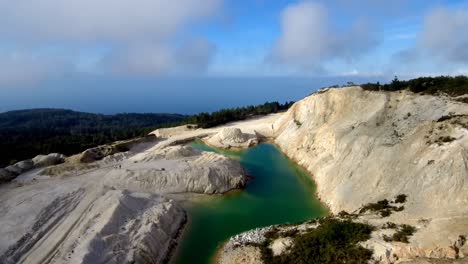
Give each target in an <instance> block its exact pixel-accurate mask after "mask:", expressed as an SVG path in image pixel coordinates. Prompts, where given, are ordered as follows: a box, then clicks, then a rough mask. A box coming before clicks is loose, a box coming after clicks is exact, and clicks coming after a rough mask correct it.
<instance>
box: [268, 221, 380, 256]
mask: <svg viewBox="0 0 468 264" xmlns="http://www.w3.org/2000/svg"><path fill="white" fill-rule="evenodd" d="M319 222H320V226H318V227H317V228H316V229H313V230H310V231H308V232H306V233H303V234H298V235H296V236H295V237H294V238H293V239H294V244H293V246H292V247H291V248H290V250H289V252H288V253H287V254H283V255H280V256H273V253H272V252H271V249H270V248H269V247H268V245H269V244H270V243H271V242H272V240H267V241H266V242H265V243H264V244H263V245H261V247H260V248H261V252H262V256H263V260H264V262H265V263H272V264H276V263H298V264H301V263H304V264H305V263H366V262H367V261H368V260H369V259H370V258H371V257H372V250H370V249H366V248H364V247H362V246H361V245H359V242H361V241H366V240H368V239H369V238H370V234H371V232H372V231H373V227H372V226H370V225H367V224H362V223H354V222H352V221H350V220H339V219H334V218H324V219H321V220H320V221H319Z"/></svg>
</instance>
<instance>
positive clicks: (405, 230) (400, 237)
mask: <svg viewBox="0 0 468 264" xmlns="http://www.w3.org/2000/svg"><path fill="white" fill-rule="evenodd" d="M414 232H416V228H415V227H414V226H410V225H401V226H399V227H398V229H397V231H396V232H395V233H394V234H393V235H392V236H387V235H384V236H383V239H384V241H386V242H391V241H395V242H402V243H409V240H408V239H409V237H410V236H412V235H413V234H414Z"/></svg>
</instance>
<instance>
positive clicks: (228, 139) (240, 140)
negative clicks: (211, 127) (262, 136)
mask: <svg viewBox="0 0 468 264" xmlns="http://www.w3.org/2000/svg"><path fill="white" fill-rule="evenodd" d="M206 142H207V143H208V144H209V145H211V146H214V147H218V148H248V147H250V146H253V145H255V144H257V143H258V138H257V136H256V135H255V134H246V133H242V131H241V130H240V129H239V128H236V127H226V128H223V129H221V131H219V132H218V133H217V134H215V135H214V136H212V137H210V138H209V139H207V140H206Z"/></svg>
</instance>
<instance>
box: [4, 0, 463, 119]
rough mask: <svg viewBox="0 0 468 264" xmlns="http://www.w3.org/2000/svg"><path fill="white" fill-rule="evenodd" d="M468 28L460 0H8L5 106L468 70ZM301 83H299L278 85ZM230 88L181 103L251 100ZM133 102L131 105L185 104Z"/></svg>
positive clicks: (306, 86)
mask: <svg viewBox="0 0 468 264" xmlns="http://www.w3.org/2000/svg"><path fill="white" fill-rule="evenodd" d="M467 28H468V1H461V0H452V1H442V0H432V1H422V0H412V1H409V0H393V1H384V0H354V1H352V0H328V1H326V0H320V1H319V0H316V1H312V0H311V1H308V0H302V1H289V0H275V1H272V0H250V1H247V0H237V1H235V0H203V1H200V0H66V1H65V0H21V1H9V0H0V111H5V110H10V109H17V108H25V107H45V106H49V107H72V108H75V109H78V110H89V111H101V112H118V111H131V110H132V109H131V107H128V108H125V107H121V108H119V107H117V106H116V105H113V106H110V105H103V106H102V107H99V106H98V105H99V104H98V103H95V105H96V106H89V105H87V104H86V102H89V101H93V100H94V99H95V98H94V97H92V96H88V97H76V96H75V95H77V94H83V93H85V92H84V91H89V89H90V90H91V91H93V92H97V94H99V95H100V96H103V95H105V94H109V93H114V92H115V91H114V89H116V88H115V87H117V86H118V87H119V88H118V89H119V91H120V90H124V91H125V93H120V94H122V96H123V95H124V94H131V92H132V90H134V89H136V87H135V85H133V84H138V85H139V87H138V89H140V90H141V92H143V91H144V92H145V93H151V96H150V97H154V96H156V95H157V94H158V93H159V94H162V93H169V94H167V95H166V96H167V97H166V98H170V99H171V100H177V98H178V95H180V94H181V93H182V92H184V93H193V94H194V96H195V95H199V96H201V95H205V94H207V93H208V91H209V93H211V94H215V93H216V92H217V91H218V90H216V89H219V90H220V91H221V92H220V93H221V94H222V91H223V88H220V86H229V87H230V88H229V89H235V88H234V87H232V85H227V83H226V85H223V82H222V81H221V80H223V78H224V80H225V81H226V82H233V81H232V80H234V79H236V78H237V81H238V82H235V83H237V85H238V86H239V87H238V90H239V91H243V90H242V87H249V90H248V92H249V93H251V94H255V96H253V97H252V98H256V100H250V101H249V100H247V101H249V103H258V102H261V101H266V100H271V99H277V98H279V99H281V98H287V99H299V98H300V97H301V96H303V95H306V94H307V93H308V92H309V91H310V90H312V89H314V88H317V87H319V86H321V85H330V84H334V83H335V82H337V81H343V82H344V81H345V80H359V81H361V80H364V81H365V80H382V81H385V80H388V79H390V78H392V77H393V76H394V75H398V76H401V78H410V77H414V76H421V75H440V74H449V75H459V74H464V75H466V74H468V33H467V32H468V31H467ZM93 80H94V81H93ZM118 80H121V81H118ZM168 80H172V81H168ZM184 80H185V81H184ZM188 80H190V81H188ZM213 80H216V81H213ZM253 80H255V81H253ZM293 80H295V81H296V82H297V83H301V85H300V88H298V87H299V86H297V85H296V86H295V87H296V90H294V91H291V90H290V89H286V88H285V89H284V92H282V93H276V92H275V93H271V92H270V90H269V87H271V86H272V84H274V86H279V85H282V86H283V87H287V86H288V84H289V83H291V82H292V81H293ZM303 80H307V81H303ZM326 80H328V81H326ZM252 82H253V83H255V86H251V84H252ZM77 83H82V84H86V85H87V87H83V86H79V85H76V84H77ZM124 84H125V85H124ZM226 89H227V88H226ZM57 94H61V97H58V96H57ZM272 94H275V95H274V96H273V95H272ZM291 95H294V96H291ZM127 96H128V95H127ZM232 96H233V97H234V98H237V99H236V100H231V101H229V100H228V99H222V98H221V97H220V98H218V99H217V100H218V101H219V103H212V104H207V103H203V104H198V105H197V104H193V107H183V108H184V110H181V111H182V112H194V111H195V112H196V111H202V110H211V109H213V108H214V107H218V106H223V105H236V104H242V105H244V104H246V103H247V101H246V100H245V96H244V95H242V94H241V93H240V92H239V93H238V95H237V97H236V96H235V95H232ZM262 96H263V97H262ZM156 97H157V96H156ZM51 98H54V99H53V100H51ZM75 98H80V99H79V100H78V99H76V100H74V99H75ZM132 98H133V97H132ZM95 100H96V102H97V99H95ZM132 100H133V101H135V102H132V104H131V105H135V106H134V109H135V110H134V111H164V110H167V111H177V109H175V108H174V107H168V106H166V107H162V105H165V104H162V101H158V100H157V98H154V100H155V103H156V104H157V105H161V107H153V108H152V107H149V106H148V107H141V104H138V103H137V102H138V100H142V98H140V97H134V98H133V99H132ZM161 100H162V99H161ZM143 101H145V102H146V101H147V100H143ZM166 101H167V100H166ZM197 101H203V100H197ZM65 102H69V103H65ZM147 104H149V105H150V102H147Z"/></svg>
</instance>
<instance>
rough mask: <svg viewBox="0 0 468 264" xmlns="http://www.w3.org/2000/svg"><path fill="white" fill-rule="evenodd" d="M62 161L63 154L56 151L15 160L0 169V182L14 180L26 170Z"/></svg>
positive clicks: (63, 158) (63, 159)
mask: <svg viewBox="0 0 468 264" xmlns="http://www.w3.org/2000/svg"><path fill="white" fill-rule="evenodd" d="M64 161H65V156H64V155H62V154H58V153H51V154H49V155H38V156H36V157H34V158H33V159H27V160H23V161H20V162H17V163H15V164H13V165H10V166H8V167H6V168H3V169H0V183H2V182H9V181H11V180H14V179H15V178H16V177H18V176H19V175H21V174H22V173H25V172H28V171H30V170H32V169H37V168H42V167H47V166H52V165H56V164H60V163H62V162H64Z"/></svg>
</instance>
